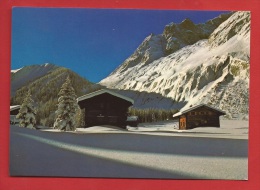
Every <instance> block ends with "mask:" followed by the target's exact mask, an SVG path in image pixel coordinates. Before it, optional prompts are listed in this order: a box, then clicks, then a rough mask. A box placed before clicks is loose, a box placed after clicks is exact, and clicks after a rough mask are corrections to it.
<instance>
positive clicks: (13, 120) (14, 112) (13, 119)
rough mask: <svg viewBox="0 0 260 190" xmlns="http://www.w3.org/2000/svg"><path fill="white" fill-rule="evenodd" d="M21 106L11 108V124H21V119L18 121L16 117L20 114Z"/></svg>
mask: <svg viewBox="0 0 260 190" xmlns="http://www.w3.org/2000/svg"><path fill="white" fill-rule="evenodd" d="M20 108H21V106H20V105H15V106H10V124H12V125H15V124H18V123H19V119H16V115H17V114H18V113H19V110H20Z"/></svg>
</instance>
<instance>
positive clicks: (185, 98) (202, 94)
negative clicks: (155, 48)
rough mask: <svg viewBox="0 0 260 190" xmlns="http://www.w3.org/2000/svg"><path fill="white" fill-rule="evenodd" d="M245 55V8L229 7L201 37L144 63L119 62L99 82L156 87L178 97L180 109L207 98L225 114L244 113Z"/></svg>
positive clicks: (247, 28)
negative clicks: (232, 9) (233, 9)
mask: <svg viewBox="0 0 260 190" xmlns="http://www.w3.org/2000/svg"><path fill="white" fill-rule="evenodd" d="M185 22H187V21H185ZM203 26H204V28H207V27H206V25H203ZM178 41H179V39H178ZM148 50H149V48H148ZM130 58H131V57H130ZM249 58H250V12H235V13H233V14H232V15H231V16H230V17H229V18H228V19H227V20H225V21H224V22H222V23H220V25H219V26H218V27H217V28H216V29H215V30H213V31H212V32H211V34H209V36H208V38H207V39H202V40H198V41H197V42H196V43H194V44H192V45H186V46H184V47H182V48H180V49H179V50H177V51H174V52H173V53H171V54H169V55H168V56H165V57H160V58H158V59H156V60H154V61H151V63H149V64H147V63H146V62H143V61H142V60H139V61H138V62H137V63H136V64H133V65H131V67H130V66H127V67H125V62H124V63H123V64H122V65H121V66H120V67H119V68H118V69H117V70H116V71H115V72H113V73H112V74H111V75H109V76H108V77H107V78H105V79H104V80H102V81H101V82H100V83H101V84H102V85H105V86H107V87H109V88H116V89H125V90H135V91H146V92H155V93H159V94H161V95H162V96H164V97H167V98H171V99H172V100H173V101H174V102H176V104H180V103H182V104H183V105H185V106H183V107H182V108H183V109H185V108H187V107H190V106H192V105H197V104H199V103H208V104H212V105H214V106H215V107H217V108H220V109H223V110H224V111H226V113H227V115H228V116H230V117H232V116H234V115H243V116H244V115H245V116H246V115H247V114H248V97H249ZM128 59H129V58H128ZM126 61H127V60H126Z"/></svg>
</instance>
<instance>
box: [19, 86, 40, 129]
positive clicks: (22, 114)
mask: <svg viewBox="0 0 260 190" xmlns="http://www.w3.org/2000/svg"><path fill="white" fill-rule="evenodd" d="M33 103H34V102H33V99H32V97H31V91H30V90H29V91H28V93H27V95H26V97H25V99H24V101H23V103H22V105H21V108H20V110H19V113H18V114H17V116H16V118H17V119H19V125H20V127H26V128H31V129H33V128H35V127H36V119H35V115H36V109H35V108H34V106H33Z"/></svg>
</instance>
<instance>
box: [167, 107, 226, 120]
mask: <svg viewBox="0 0 260 190" xmlns="http://www.w3.org/2000/svg"><path fill="white" fill-rule="evenodd" d="M202 106H206V107H208V108H211V109H213V110H216V111H218V112H221V113H222V114H223V115H226V113H225V112H223V111H222V110H220V109H217V108H214V107H212V106H209V105H206V104H199V105H197V106H194V107H191V108H188V109H186V110H183V111H181V112H178V113H176V114H174V115H173V116H172V117H178V116H180V115H182V114H184V113H187V112H189V111H191V110H194V109H196V108H199V107H202Z"/></svg>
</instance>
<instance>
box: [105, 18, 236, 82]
mask: <svg viewBox="0 0 260 190" xmlns="http://www.w3.org/2000/svg"><path fill="white" fill-rule="evenodd" d="M232 14H233V13H227V14H222V15H220V16H219V17H217V18H214V19H212V20H209V21H207V22H206V23H204V24H197V25H196V24H194V23H193V22H192V21H191V20H190V19H185V20H184V21H183V22H181V23H179V24H175V23H170V24H169V25H167V26H165V28H164V31H163V33H162V34H159V35H154V34H151V35H149V36H148V37H146V38H145V39H144V41H143V42H142V43H141V45H140V46H139V47H138V48H137V49H136V51H135V52H134V53H133V55H131V56H130V57H129V58H128V59H126V60H125V61H124V62H123V63H122V64H121V65H120V66H119V67H118V68H117V69H116V70H115V71H114V72H113V73H112V74H111V75H113V74H114V73H118V72H124V71H125V70H127V69H128V68H131V67H134V66H136V65H137V64H139V63H142V64H143V65H147V64H149V63H151V62H153V61H154V60H156V59H159V58H161V57H164V56H167V55H169V54H171V53H173V52H175V51H177V50H179V49H181V48H183V47H185V46H187V45H192V44H194V43H196V42H197V41H199V40H201V39H207V38H208V37H209V35H210V34H211V33H212V32H213V31H214V30H215V29H216V28H217V27H218V26H219V25H220V24H221V23H222V22H224V21H225V20H226V19H228V18H229V17H230V16H231V15H232ZM102 82H105V81H102Z"/></svg>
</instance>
